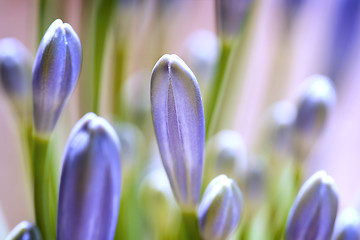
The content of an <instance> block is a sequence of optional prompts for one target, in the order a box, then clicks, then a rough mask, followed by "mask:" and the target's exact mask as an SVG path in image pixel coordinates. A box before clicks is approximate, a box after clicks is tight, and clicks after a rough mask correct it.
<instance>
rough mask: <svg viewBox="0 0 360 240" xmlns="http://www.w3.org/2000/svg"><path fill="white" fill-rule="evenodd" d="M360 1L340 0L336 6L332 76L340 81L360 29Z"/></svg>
mask: <svg viewBox="0 0 360 240" xmlns="http://www.w3.org/2000/svg"><path fill="white" fill-rule="evenodd" d="M359 18H360V1H359V0H339V1H337V5H336V8H335V17H334V20H335V22H334V28H333V29H334V30H333V33H332V34H333V35H332V36H333V38H332V42H331V44H332V45H331V46H332V47H331V51H332V55H331V58H330V66H329V67H330V76H331V77H332V78H333V79H334V81H338V79H337V78H338V74H339V71H341V70H342V68H343V67H344V66H345V64H346V63H347V62H348V61H347V59H348V58H349V56H350V54H351V51H352V50H353V49H354V47H355V43H356V41H355V40H356V35H357V33H358V30H359V27H360V25H359V20H360V19H359Z"/></svg>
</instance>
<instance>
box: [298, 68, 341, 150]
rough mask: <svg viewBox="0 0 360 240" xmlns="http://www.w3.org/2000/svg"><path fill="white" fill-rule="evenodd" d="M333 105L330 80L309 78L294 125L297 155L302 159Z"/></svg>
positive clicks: (333, 91) (318, 77) (319, 131)
mask: <svg viewBox="0 0 360 240" xmlns="http://www.w3.org/2000/svg"><path fill="white" fill-rule="evenodd" d="M335 104H336V93H335V90H334V87H333V84H332V82H331V80H330V79H329V78H327V77H325V76H322V75H313V76H310V77H309V78H308V79H307V82H306V85H305V86H304V89H303V92H302V96H301V98H300V100H299V104H298V110H297V115H296V119H295V123H294V124H295V126H294V130H295V147H296V151H297V154H300V155H301V156H303V157H304V156H306V155H307V154H309V152H310V150H311V148H312V146H313V145H314V144H315V142H316V141H317V140H318V138H319V136H320V134H321V133H322V131H323V129H324V127H325V124H326V122H327V121H328V119H329V116H330V112H331V110H332V108H333V107H334V106H335Z"/></svg>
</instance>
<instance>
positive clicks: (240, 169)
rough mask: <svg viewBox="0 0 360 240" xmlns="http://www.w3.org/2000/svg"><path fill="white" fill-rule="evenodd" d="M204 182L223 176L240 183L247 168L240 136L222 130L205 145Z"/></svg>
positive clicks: (245, 154)
mask: <svg viewBox="0 0 360 240" xmlns="http://www.w3.org/2000/svg"><path fill="white" fill-rule="evenodd" d="M206 156H207V157H206V163H205V166H206V168H205V169H206V170H205V176H206V177H205V179H206V180H205V181H207V180H209V181H210V179H213V178H214V177H216V176H218V175H220V174H225V175H227V176H229V177H230V178H233V179H235V180H236V182H238V183H239V182H241V181H242V180H244V179H245V173H246V168H247V149H246V145H245V142H244V140H243V139H242V137H241V135H240V134H239V133H238V132H236V131H232V130H223V131H221V132H219V133H217V134H216V135H214V136H213V137H212V138H210V140H209V142H208V143H207V144H206Z"/></svg>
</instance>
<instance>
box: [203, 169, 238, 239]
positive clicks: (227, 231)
mask: <svg viewBox="0 0 360 240" xmlns="http://www.w3.org/2000/svg"><path fill="white" fill-rule="evenodd" d="M243 202H244V201H243V196H242V193H241V191H240V189H239V187H238V186H237V185H236V183H235V181H234V180H232V179H231V178H228V177H227V176H225V175H220V176H218V177H216V178H214V179H213V180H212V181H211V182H210V184H209V185H208V186H207V188H206V190H205V193H204V196H203V199H202V200H201V203H200V206H199V209H198V218H199V228H200V233H201V235H202V236H203V238H204V239H207V240H216V239H219V240H220V239H227V238H228V237H229V236H230V235H231V234H232V233H233V232H234V231H235V230H236V228H237V226H238V225H239V222H240V219H241V214H242V209H243Z"/></svg>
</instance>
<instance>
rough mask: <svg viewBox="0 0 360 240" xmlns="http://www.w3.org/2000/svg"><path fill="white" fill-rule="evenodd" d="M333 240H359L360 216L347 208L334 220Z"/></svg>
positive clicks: (355, 211)
mask: <svg viewBox="0 0 360 240" xmlns="http://www.w3.org/2000/svg"><path fill="white" fill-rule="evenodd" d="M332 239H333V240H359V239H360V215H359V212H358V211H357V210H355V209H353V208H347V209H345V210H344V211H342V212H341V214H340V216H339V217H338V218H337V219H336V223H335V231H334V235H333V238H332Z"/></svg>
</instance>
